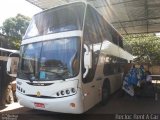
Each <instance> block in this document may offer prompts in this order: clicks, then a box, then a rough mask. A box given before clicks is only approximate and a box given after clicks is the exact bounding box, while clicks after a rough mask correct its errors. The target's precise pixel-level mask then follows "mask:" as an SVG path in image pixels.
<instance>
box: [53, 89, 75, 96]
mask: <svg viewBox="0 0 160 120" xmlns="http://www.w3.org/2000/svg"><path fill="white" fill-rule="evenodd" d="M75 93H76V89H75V88H69V89H65V90H60V91H58V92H56V94H55V96H56V97H66V96H70V95H74V94H75Z"/></svg>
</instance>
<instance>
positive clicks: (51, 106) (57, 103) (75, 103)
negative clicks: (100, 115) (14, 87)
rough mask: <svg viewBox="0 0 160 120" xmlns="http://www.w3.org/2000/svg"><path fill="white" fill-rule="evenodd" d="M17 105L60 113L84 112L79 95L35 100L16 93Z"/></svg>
mask: <svg viewBox="0 0 160 120" xmlns="http://www.w3.org/2000/svg"><path fill="white" fill-rule="evenodd" d="M16 95H17V97H18V101H19V103H20V104H21V105H22V106H24V107H28V108H32V109H39V110H46V111H52V112H60V113H73V114H80V113H83V112H84V109H83V100H82V97H81V96H80V94H75V95H73V96H68V97H63V98H53V99H46V98H35V97H29V96H26V95H24V94H21V93H19V92H16Z"/></svg>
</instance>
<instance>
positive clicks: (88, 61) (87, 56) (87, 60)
mask: <svg viewBox="0 0 160 120" xmlns="http://www.w3.org/2000/svg"><path fill="white" fill-rule="evenodd" d="M84 50H85V51H84V68H85V69H86V70H85V72H84V74H83V78H85V77H86V76H87V74H88V72H89V69H91V68H92V51H91V50H89V48H88V46H87V45H85V44H84Z"/></svg>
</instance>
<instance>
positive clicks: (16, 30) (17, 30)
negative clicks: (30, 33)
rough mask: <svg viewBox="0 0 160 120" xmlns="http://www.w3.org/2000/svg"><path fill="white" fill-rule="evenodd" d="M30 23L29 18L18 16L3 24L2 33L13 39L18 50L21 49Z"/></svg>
mask: <svg viewBox="0 0 160 120" xmlns="http://www.w3.org/2000/svg"><path fill="white" fill-rule="evenodd" d="M29 21H30V18H29V17H26V16H23V15H21V14H17V16H16V17H11V18H8V19H6V20H5V21H4V23H3V26H2V33H3V34H4V35H6V36H8V37H9V38H11V41H12V43H13V44H14V45H15V48H17V49H19V46H20V42H21V39H22V36H23V35H24V34H25V31H26V29H27V27H28V24H29Z"/></svg>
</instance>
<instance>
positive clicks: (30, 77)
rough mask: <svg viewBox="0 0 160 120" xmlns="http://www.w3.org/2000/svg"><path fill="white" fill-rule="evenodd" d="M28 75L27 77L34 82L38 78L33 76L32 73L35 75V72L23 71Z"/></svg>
mask: <svg viewBox="0 0 160 120" xmlns="http://www.w3.org/2000/svg"><path fill="white" fill-rule="evenodd" d="M22 73H23V74H25V75H26V77H27V79H28V80H29V81H30V82H31V83H32V82H33V81H34V80H37V79H36V77H35V76H31V74H33V75H34V73H33V72H22Z"/></svg>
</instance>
